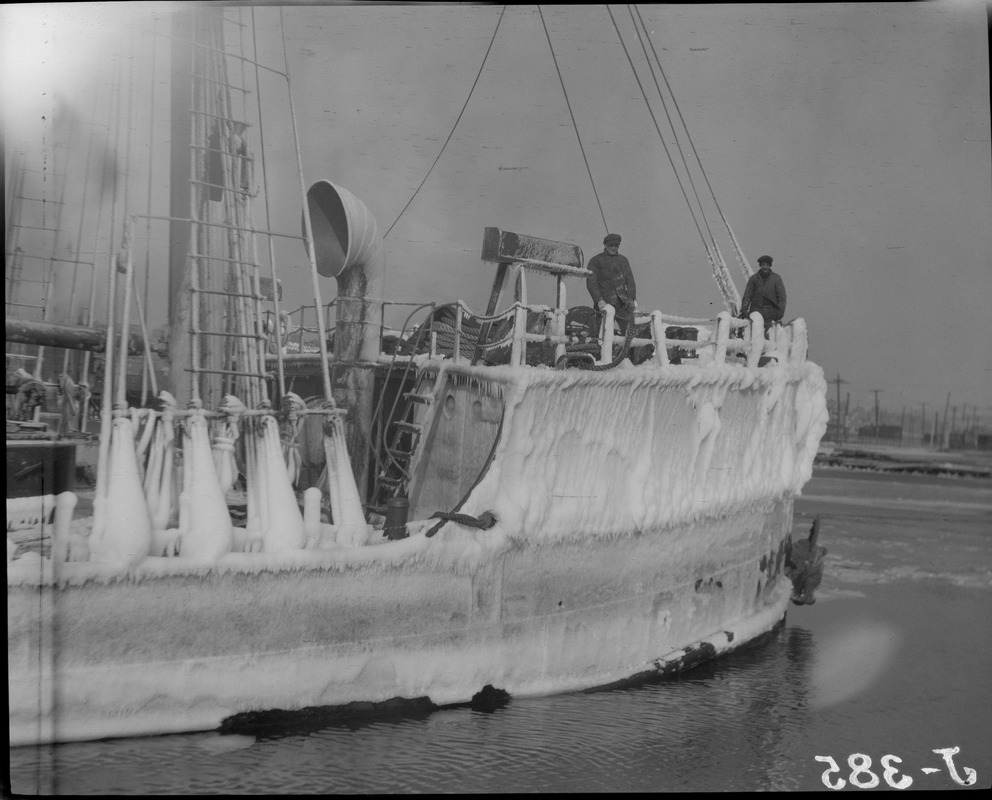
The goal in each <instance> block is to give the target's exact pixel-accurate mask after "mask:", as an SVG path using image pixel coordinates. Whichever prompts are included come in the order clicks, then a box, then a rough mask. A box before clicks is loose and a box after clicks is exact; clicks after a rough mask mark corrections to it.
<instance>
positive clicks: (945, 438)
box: [940, 392, 951, 450]
mask: <svg viewBox="0 0 992 800" xmlns="http://www.w3.org/2000/svg"><path fill="white" fill-rule="evenodd" d="M950 408H951V393H950V392H948V393H947V402H946V403H944V422H943V424H942V425H941V426H940V448H941V450H946V449H947V448H948V446H949V445H950V431H949V430H947V412H948V411H949V410H950Z"/></svg>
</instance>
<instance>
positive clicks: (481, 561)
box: [8, 364, 825, 744]
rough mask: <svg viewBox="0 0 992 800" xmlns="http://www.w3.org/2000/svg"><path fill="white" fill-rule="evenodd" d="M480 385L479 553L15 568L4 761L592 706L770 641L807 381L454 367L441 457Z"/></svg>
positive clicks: (800, 368)
mask: <svg viewBox="0 0 992 800" xmlns="http://www.w3.org/2000/svg"><path fill="white" fill-rule="evenodd" d="M480 372H485V374H487V375H489V376H491V377H489V378H487V379H486V380H490V381H495V382H496V383H498V384H500V386H501V393H502V398H503V399H502V401H501V402H502V405H503V409H502V418H501V424H500V425H498V426H497V429H498V431H499V435H498V436H497V437H495V438H494V440H493V444H492V446H491V448H490V452H489V454H488V455H487V457H486V459H485V460H484V463H483V464H482V465H481V467H480V474H478V475H477V476H476V478H475V479H474V480H473V484H472V486H471V487H469V489H468V491H467V492H466V495H465V496H464V498H463V502H461V503H460V506H459V510H461V511H462V512H463V513H465V514H469V515H473V514H474V515H480V514H482V513H483V512H485V511H489V512H491V513H492V514H493V515H494V516H495V517H496V519H497V523H496V525H495V526H493V527H491V528H489V529H488V530H481V529H477V528H473V527H466V526H464V525H461V524H459V523H458V522H454V521H451V522H446V523H444V524H443V525H442V526H441V527H440V528H439V529H438V530H437V531H436V535H434V536H431V537H428V536H426V531H427V530H428V529H429V527H433V526H427V525H420V526H417V525H414V526H413V535H412V536H410V537H409V538H407V539H404V540H399V541H392V542H390V541H383V542H382V543H380V544H376V545H372V546H366V547H361V548H336V549H332V550H316V551H311V550H301V551H295V552H285V553H271V554H265V553H261V554H260V553H229V554H227V555H225V556H222V557H221V559H220V560H219V561H218V562H217V563H216V564H215V565H214V566H212V567H206V566H202V565H197V564H195V563H194V562H191V561H190V560H187V559H182V558H155V557H149V558H147V559H145V560H144V561H143V562H142V563H141V564H139V565H138V566H137V567H134V568H132V569H131V570H127V571H124V570H120V569H117V568H113V567H111V566H109V565H100V564H96V563H85V562H84V563H57V564H53V562H51V561H49V560H47V559H46V560H42V561H38V562H25V563H21V562H20V561H17V562H13V563H11V564H9V565H8V632H9V635H8V661H9V672H8V681H9V690H10V726H11V728H10V730H11V741H12V743H14V744H25V743H31V742H42V741H53V740H56V741H64V740H70V739H85V738H95V737H100V736H121V735H137V734H143V733H161V732H166V731H181V730H199V729H211V728H214V727H216V726H218V725H219V724H220V723H221V722H222V721H223V720H224V719H225V718H227V717H230V716H231V715H234V714H238V713H241V712H246V711H255V710H262V709H271V708H282V709H299V708H305V707H310V706H321V705H337V704H342V703H347V702H350V701H355V700H365V701H381V700H387V699H390V698H393V697H407V698H415V697H429V698H430V699H431V700H432V701H433V702H435V703H449V702H459V701H464V700H467V699H469V698H470V697H471V696H472V695H473V694H474V693H476V692H477V691H479V690H480V689H481V688H482V687H483V686H485V685H487V684H489V685H492V686H495V687H497V688H501V689H504V690H506V691H508V692H510V694H513V695H526V694H541V693H548V692H555V691H567V690H575V689H582V688H588V687H593V686H597V685H602V684H606V683H611V682H613V681H617V680H621V679H623V678H625V677H628V676H630V675H634V674H638V673H642V672H644V671H646V670H650V669H663V667H664V663H665V658H666V657H670V656H672V655H673V654H678V653H680V652H683V651H684V648H686V647H687V646H692V645H696V644H698V643H705V644H707V645H708V646H709V647H710V648H711V650H712V651H713V652H718V651H719V650H720V649H725V648H727V647H732V646H735V645H737V644H739V643H742V642H744V641H747V640H748V639H750V638H753V637H754V636H756V635H758V634H760V633H762V632H764V631H767V630H769V629H770V628H771V627H772V626H774V624H776V623H777V622H778V621H779V620H780V619H781V617H782V615H783V614H784V612H785V609H786V606H787V604H788V601H789V596H790V590H791V587H790V585H789V582H788V580H787V579H785V577H784V575H783V572H782V571H783V566H784V558H785V555H786V551H787V549H788V547H789V543H790V538H789V537H790V532H791V528H792V524H791V523H792V502H793V497H794V496H795V494H796V493H797V492H798V491H799V489H800V487H801V485H802V483H803V482H804V481H805V480H806V479H807V478H808V473H809V471H810V470H811V464H812V455H813V452H814V451H815V446H816V442H817V441H818V439H819V435H820V434H822V427H823V426H824V425H825V409H824V408H823V401H822V398H823V391H822V389H823V387H822V386H821V384H822V381H823V378H822V373H821V372H820V370H819V368H818V367H816V366H815V365H812V364H803V365H792V366H782V367H772V368H763V369H761V370H754V369H749V368H746V367H737V366H732V365H718V366H712V367H708V368H695V367H692V368H686V367H672V368H653V367H649V368H646V369H642V368H637V369H630V370H617V371H613V372H612V373H579V372H572V371H568V372H556V371H553V370H533V369H526V368H509V367H508V368H495V369H491V370H481V369H479V368H470V367H461V368H458V367H454V366H452V367H448V368H447V369H446V370H442V372H441V373H440V374H439V375H438V380H437V381H436V383H435V398H436V402H435V403H433V404H432V406H433V411H432V414H433V415H435V417H436V419H437V420H438V421H436V422H435V423H433V425H432V427H430V430H431V431H433V433H430V435H429V436H428V437H427V441H428V442H430V440H431V439H434V440H435V441H439V440H440V439H439V438H438V437H444V436H446V435H452V436H453V435H454V434H453V433H451V431H449V430H447V425H448V423H451V425H453V426H456V425H457V424H458V414H457V413H455V411H456V409H457V406H458V404H459V402H462V401H464V402H465V403H467V404H468V408H469V409H472V408H474V403H475V399H473V398H479V397H490V398H492V397H495V396H497V395H499V394H500V391H497V390H496V389H495V388H494V387H493V386H489V387H488V388H483V386H482V384H481V383H480V380H481V379H480V378H477V375H478V374H479V373H480ZM472 378H476V379H475V380H472ZM446 392H453V393H454V395H455V399H454V401H453V402H454V405H455V408H454V409H451V410H452V413H451V415H450V416H445V414H444V411H443V409H444V407H445V404H446V402H445V400H446V397H447V394H445V393H446ZM479 402H480V403H481V402H482V400H481V399H480V400H479ZM448 406H449V409H450V408H451V404H448ZM480 413H481V411H480ZM442 420H446V421H442ZM452 430H457V428H452ZM425 447H429V445H425ZM810 447H812V448H813V450H812V451H811V450H810ZM485 449H486V446H485V443H480V446H479V448H478V452H479V453H480V454H481V453H482V452H483V451H485ZM426 452H427V450H426V449H425V453H426ZM428 461H429V458H428V457H427V456H426V455H422V456H421V458H420V461H419V462H418V466H417V469H418V470H420V471H421V472H423V474H430V471H429V470H428V469H427V464H428ZM418 491H419V497H421V498H426V497H427V493H425V491H424V487H421V489H419V490H418ZM56 571H57V574H56Z"/></svg>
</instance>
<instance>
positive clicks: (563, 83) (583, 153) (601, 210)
mask: <svg viewBox="0 0 992 800" xmlns="http://www.w3.org/2000/svg"><path fill="white" fill-rule="evenodd" d="M537 13H538V14H539V15H540V16H541V25H542V26H543V27H544V35H545V37H547V40H548V50H550V51H551V59H552V60H553V61H554V62H555V71H556V72H557V73H558V81H559V82H560V83H561V92H562V94H563V95H565V105H566V106H568V115H569V116H570V117H571V118H572V127H573V128H574V129H575V138H576V139H578V140H579V150H581V151H582V160H583V161H584V162H585V164H586V172H588V173H589V183H591V184H592V193H593V194H594V195H595V197H596V205H597V206H599V215H600V216H601V217H602V218H603V228H604V229H605V230H606V232H607V233H609V232H610V226H609V225H608V224H607V222H606V214H604V213H603V204H602V203H601V202H600V201H599V192H597V191H596V181H594V180H593V177H592V169H590V167H589V159H588V158H586V149H585V148H584V147H583V146H582V137H581V136H579V126H578V124H577V123H576V121H575V114H573V113H572V104H571V103H570V102H569V101H568V92H567V91H565V80H564V78H562V76H561V69H559V67H558V58H557V57H556V56H555V49H554V47H552V46H551V34H549V33H548V26H547V25H546V24H545V22H544V12H543V11H541V7H540V6H538V7H537Z"/></svg>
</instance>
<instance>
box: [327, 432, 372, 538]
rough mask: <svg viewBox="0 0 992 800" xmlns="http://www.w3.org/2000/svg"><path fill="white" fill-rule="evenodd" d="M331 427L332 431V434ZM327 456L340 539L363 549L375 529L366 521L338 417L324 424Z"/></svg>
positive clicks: (329, 481) (333, 505)
mask: <svg viewBox="0 0 992 800" xmlns="http://www.w3.org/2000/svg"><path fill="white" fill-rule="evenodd" d="M328 428H330V432H328ZM324 431H325V433H324V453H325V454H326V457H327V486H328V489H329V490H330V492H331V501H332V506H331V510H332V513H333V514H334V523H335V527H336V528H337V540H338V542H340V543H341V544H345V545H351V546H352V547H360V546H362V545H364V544H366V543H367V542H368V540H369V536H370V535H371V533H372V528H371V526H370V525H369V524H367V523H366V522H365V513H364V512H363V511H362V501H361V499H360V496H359V494H358V486H357V485H356V483H355V476H354V475H353V474H352V471H351V461H350V460H349V458H348V448H347V445H346V444H345V440H344V423H343V422H342V421H341V417H340V415H338V414H335V415H333V416H332V417H331V419H330V420H328V421H327V423H325V425H324Z"/></svg>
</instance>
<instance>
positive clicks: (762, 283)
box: [741, 256, 785, 325]
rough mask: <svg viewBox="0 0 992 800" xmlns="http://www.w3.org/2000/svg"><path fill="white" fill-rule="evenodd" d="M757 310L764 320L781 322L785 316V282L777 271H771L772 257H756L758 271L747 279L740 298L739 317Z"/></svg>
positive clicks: (766, 321) (766, 322) (746, 315)
mask: <svg viewBox="0 0 992 800" xmlns="http://www.w3.org/2000/svg"><path fill="white" fill-rule="evenodd" d="M755 311H757V312H758V313H759V314H761V316H762V317H763V318H764V320H765V324H766V325H767V324H768V323H770V322H781V321H782V317H783V316H785V284H784V283H782V278H781V276H779V275H778V274H777V273H775V272H772V257H771V256H761V257H760V258H759V259H758V271H757V272H756V273H754V275H752V276H751V277H750V278H748V280H747V287H746V288H745V289H744V297H742V298H741V317H743V318H745V319H747V317H748V316H749V315H750V314H751V313H753V312H755Z"/></svg>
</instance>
